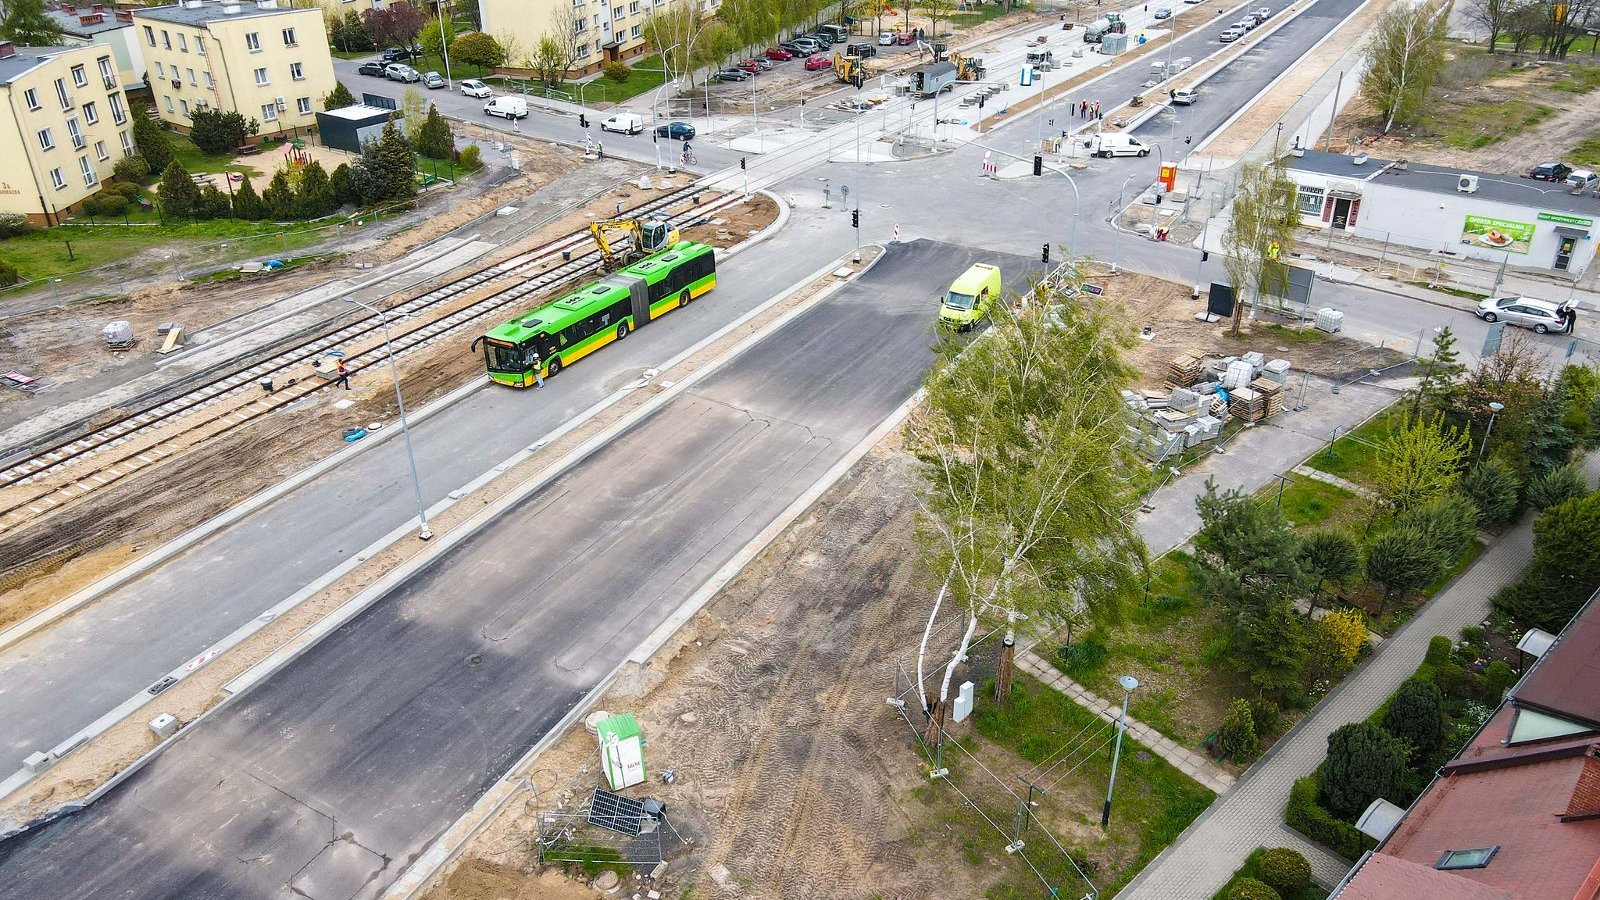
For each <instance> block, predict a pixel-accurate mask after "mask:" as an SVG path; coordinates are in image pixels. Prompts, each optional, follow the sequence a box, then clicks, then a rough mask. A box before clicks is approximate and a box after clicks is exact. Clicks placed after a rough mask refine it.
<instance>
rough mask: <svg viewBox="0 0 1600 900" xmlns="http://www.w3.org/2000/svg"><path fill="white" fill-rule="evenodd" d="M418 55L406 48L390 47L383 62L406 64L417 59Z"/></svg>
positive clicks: (384, 53)
mask: <svg viewBox="0 0 1600 900" xmlns="http://www.w3.org/2000/svg"><path fill="white" fill-rule="evenodd" d="M417 55H418V54H415V53H412V52H411V51H410V50H407V49H406V48H404V47H390V48H389V49H387V50H385V51H383V61H384V62H386V63H391V62H405V61H407V60H410V59H414V58H416V56H417Z"/></svg>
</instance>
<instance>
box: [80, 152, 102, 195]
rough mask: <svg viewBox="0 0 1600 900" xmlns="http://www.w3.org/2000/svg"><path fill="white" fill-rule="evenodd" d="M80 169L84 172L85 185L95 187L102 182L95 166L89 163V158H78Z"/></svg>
mask: <svg viewBox="0 0 1600 900" xmlns="http://www.w3.org/2000/svg"><path fill="white" fill-rule="evenodd" d="M78 168H79V169H80V170H81V171H82V172H83V183H84V184H86V185H89V186H90V187H93V186H94V185H95V184H96V183H97V182H99V181H100V176H99V175H96V174H95V173H94V165H93V164H91V163H90V162H89V157H87V156H80V157H78Z"/></svg>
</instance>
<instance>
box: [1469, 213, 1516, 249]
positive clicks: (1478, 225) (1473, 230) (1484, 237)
mask: <svg viewBox="0 0 1600 900" xmlns="http://www.w3.org/2000/svg"><path fill="white" fill-rule="evenodd" d="M1532 242H1533V223H1531V222H1514V221H1512V220H1510V219H1496V218H1494V217H1492V216H1467V221H1466V224H1465V225H1463V226H1462V227H1461V243H1463V244H1471V245H1472V246H1474V247H1488V248H1490V249H1491V250H1505V251H1506V252H1508V253H1527V252H1528V245H1529V244H1530V243H1532Z"/></svg>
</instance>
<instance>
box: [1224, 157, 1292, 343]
mask: <svg viewBox="0 0 1600 900" xmlns="http://www.w3.org/2000/svg"><path fill="white" fill-rule="evenodd" d="M1297 190H1298V189H1297V188H1296V187H1295V183H1294V181H1293V180H1291V179H1290V178H1289V176H1288V175H1287V174H1286V173H1285V172H1284V171H1283V169H1282V168H1280V167H1278V166H1276V165H1269V166H1246V167H1245V169H1244V171H1243V172H1242V174H1241V175H1240V178H1239V192H1238V193H1237V194H1236V195H1234V198H1233V214H1232V217H1231V218H1230V220H1229V222H1228V229H1227V231H1225V232H1223V235H1222V246H1223V250H1224V259H1223V265H1224V266H1225V267H1226V268H1227V270H1228V280H1229V282H1230V283H1231V284H1232V285H1233V296H1234V306H1233V333H1234V334H1238V333H1239V323H1240V320H1242V319H1243V318H1244V306H1245V302H1246V299H1248V300H1249V301H1250V302H1251V303H1257V302H1260V299H1261V297H1262V296H1264V295H1268V294H1270V295H1273V296H1284V295H1285V294H1286V293H1287V291H1288V288H1289V266H1288V264H1287V262H1286V260H1288V258H1289V253H1290V250H1292V249H1293V247H1294V237H1295V230H1296V228H1298V227H1299V224H1300V213H1299V212H1298V210H1296V208H1295V192H1296V191H1297Z"/></svg>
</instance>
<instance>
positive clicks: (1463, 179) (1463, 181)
mask: <svg viewBox="0 0 1600 900" xmlns="http://www.w3.org/2000/svg"><path fill="white" fill-rule="evenodd" d="M1456 190H1458V191H1460V192H1461V193H1463V194H1476V193H1477V192H1478V176H1476V175H1458V176H1456Z"/></svg>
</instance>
